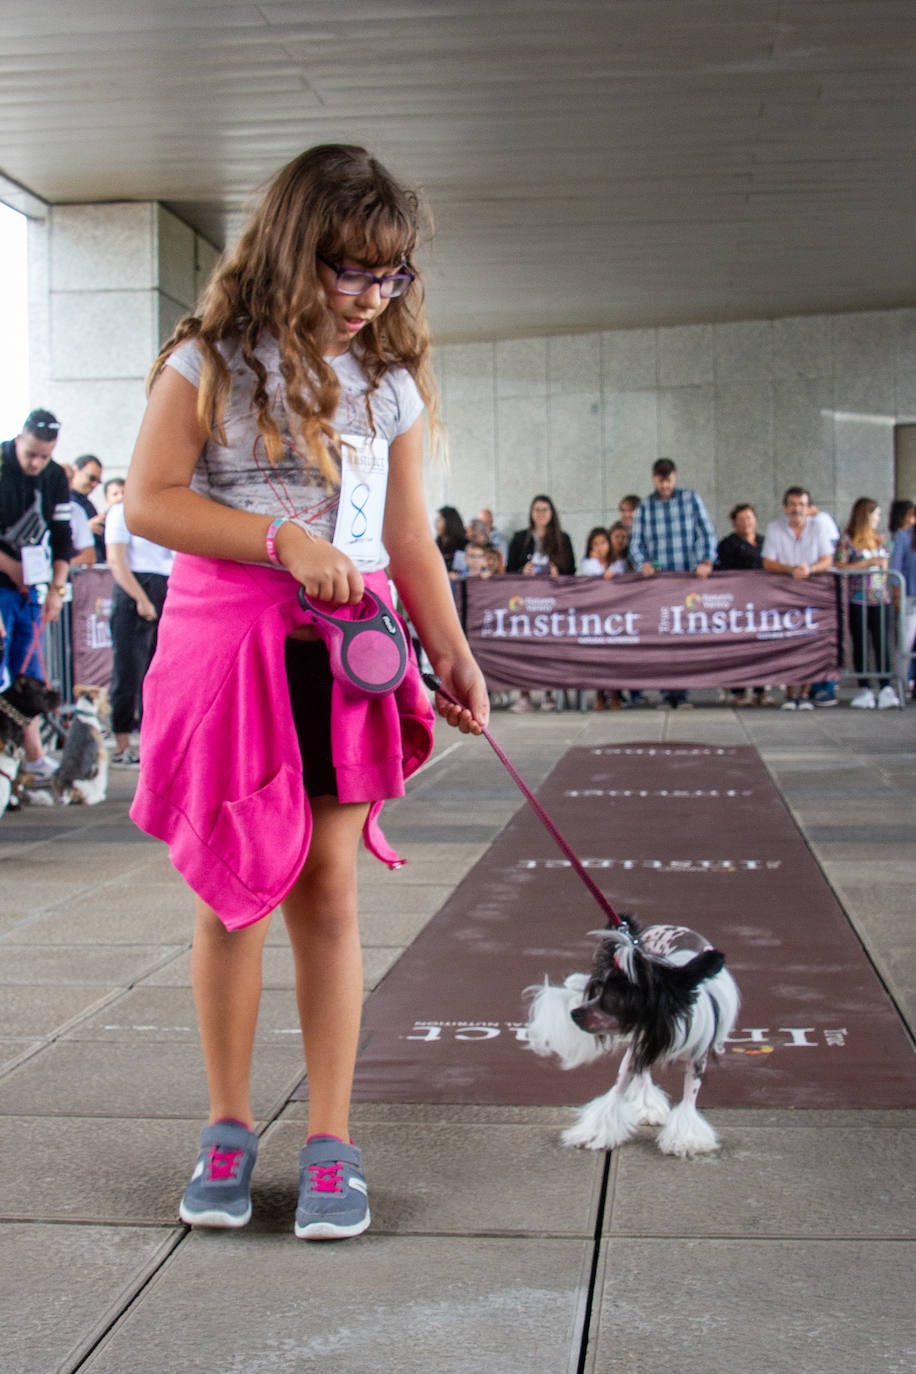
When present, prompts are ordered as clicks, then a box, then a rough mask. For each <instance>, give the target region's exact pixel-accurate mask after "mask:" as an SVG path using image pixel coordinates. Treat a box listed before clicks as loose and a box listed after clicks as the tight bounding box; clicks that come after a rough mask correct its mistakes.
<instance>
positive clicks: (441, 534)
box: [436, 506, 468, 576]
mask: <svg viewBox="0 0 916 1374" xmlns="http://www.w3.org/2000/svg"><path fill="white" fill-rule="evenodd" d="M467 542H468V541H467V535H466V533H465V529H464V522H463V520H462V519H461V516H460V515H459V514H458V512H457V510H456V509H455V507H454V506H440V507H439V509H438V510H437V511H436V546H437V548H438V549H439V552H440V553H441V554H442V558H443V560H444V562H445V566H446V568H447V569H448V571H449V573H454V574H455V575H456V576H457V575H458V574H461V573H465V572H467V566H468V565H467V560H466V557H465V548H466V546H467Z"/></svg>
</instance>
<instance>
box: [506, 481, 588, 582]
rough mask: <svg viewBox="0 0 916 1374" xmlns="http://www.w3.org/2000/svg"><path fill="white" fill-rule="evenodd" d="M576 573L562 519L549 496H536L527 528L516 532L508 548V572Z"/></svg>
mask: <svg viewBox="0 0 916 1374" xmlns="http://www.w3.org/2000/svg"><path fill="white" fill-rule="evenodd" d="M575 571H576V560H575V558H574V557H573V551H572V544H571V543H570V542H569V535H568V534H566V533H565V532H564V531H563V530H562V529H561V528H560V519H559V516H558V515H557V512H556V508H555V506H554V504H553V502H552V501H551V499H550V497H549V496H536V497H535V498H534V500H533V501H532V502H531V507H530V509H529V511H528V528H527V529H526V530H516V532H515V534H513V536H512V543H511V544H510V545H509V556H508V557H507V559H506V572H510V573H517V572H521V573H525V574H526V575H527V576H529V577H531V576H533V575H534V574H536V573H539V572H544V573H550V574H551V575H552V576H553V577H556V576H557V575H558V574H569V573H574V572H575Z"/></svg>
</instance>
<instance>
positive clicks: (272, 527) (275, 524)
mask: <svg viewBox="0 0 916 1374" xmlns="http://www.w3.org/2000/svg"><path fill="white" fill-rule="evenodd" d="M288 519H289V516H288V515H278V516H277V518H276V520H271V522H270V524H269V525H268V526H267V536H266V539H265V541H264V542H265V544H266V545H267V557H268V558H269V559H270V561H271V563H273V564H274V566H275V567H277V568H282V567H283V564H282V563H281V562H280V559H279V558H278V557H277V530H278V529H279V528H280V526H281V525H282V524H283V523H284V521H286V520H288Z"/></svg>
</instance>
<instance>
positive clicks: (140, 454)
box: [124, 367, 363, 606]
mask: <svg viewBox="0 0 916 1374" xmlns="http://www.w3.org/2000/svg"><path fill="white" fill-rule="evenodd" d="M206 441H207V435H206V433H205V432H204V431H203V430H202V428H201V426H200V424H199V423H198V419H197V388H196V387H195V386H194V385H193V384H192V383H191V382H189V381H188V380H187V378H185V377H182V376H181V374H180V373H178V372H176V371H175V369H174V368H173V367H165V368H163V370H162V372H161V373H160V375H159V376H158V377H157V379H156V382H155V385H154V386H153V389H152V391H151V393H150V398H149V402H148V404H147V407H146V413H145V415H144V417H143V423H142V424H141V426H140V433H139V435H138V436H137V443H136V446H135V448H134V453H133V457H132V459H131V463H130V473H129V475H128V479H127V486H126V488H125V491H124V513H125V515H126V517H127V522H128V526H129V528H130V530H131V531H132V532H133V533H134V534H139V535H142V536H143V537H144V538H145V539H151V540H152V541H153V543H155V544H161V545H162V546H163V547H164V548H167V549H175V550H177V551H180V552H182V553H196V554H199V555H201V556H202V557H204V558H231V559H233V560H234V561H235V562H238V563H266V562H267V554H266V542H265V541H266V537H267V530H268V527H269V525H270V520H271V517H270V516H269V515H257V514H255V513H253V512H251V511H241V510H233V509H232V508H231V507H230V506H223V505H220V504H219V502H217V501H211V500H210V499H209V497H207V496H202V495H201V494H200V493H199V492H196V491H191V487H190V483H191V477H192V475H193V473H194V468H195V465H196V463H197V459H198V458H199V456H200V452H201V449H202V448H203V446H204V444H205V443H206ZM280 514H282V512H281V511H279V510H278V511H277V515H280ZM276 549H277V556H278V557H279V559H280V562H281V563H282V564H283V566H284V567H285V568H287V569H288V571H289V572H290V573H292V575H293V577H295V578H296V580H297V581H298V582H301V583H302V585H303V586H304V587H305V589H306V591H307V592H308V594H309V595H310V596H314V597H315V598H316V599H317V600H321V601H328V602H331V603H332V604H334V605H338V606H339V605H344V604H347V603H349V604H351V605H355V604H356V603H357V602H358V601H359V600H360V598H361V597H362V594H363V579H362V577H361V576H360V573H359V571H358V569H357V568H356V566H355V565H354V564H353V563H352V562H351V561H350V559H349V558H347V556H346V554H343V553H341V552H340V550H339V549H335V548H334V546H333V545H332V544H329V543H328V542H327V541H326V540H324V539H315V538H311V537H310V536H309V535H307V534H306V533H305V531H304V530H302V529H300V528H299V526H298V525H294V524H292V523H291V522H290V521H287V522H286V523H285V524H283V525H281V526H280V529H279V531H278V533H277V541H276Z"/></svg>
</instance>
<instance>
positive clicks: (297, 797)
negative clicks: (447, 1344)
mask: <svg viewBox="0 0 916 1374" xmlns="http://www.w3.org/2000/svg"><path fill="white" fill-rule="evenodd" d="M418 230H419V212H418V202H417V198H416V197H415V196H414V195H413V194H412V193H411V192H409V191H406V190H404V189H403V188H402V187H401V186H399V185H398V183H397V182H396V181H394V180H393V179H392V177H391V176H390V175H389V173H388V172H386V171H385V169H384V168H383V167H381V166H380V165H379V164H378V163H377V162H376V161H375V160H374V159H373V158H371V157H370V156H369V154H368V153H366V152H365V150H364V149H362V148H356V147H347V146H336V145H334V146H331V145H329V146H324V147H318V148H312V149H310V150H309V151H308V152H305V153H303V154H302V155H301V156H300V157H298V158H296V159H295V160H294V161H293V162H291V163H290V164H289V165H288V166H287V167H285V168H283V170H282V171H281V172H279V173H278V175H277V176H276V177H275V179H274V181H273V182H272V183H271V185H270V186H269V188H268V190H267V192H266V194H265V196H264V199H263V201H262V203H261V205H260V207H259V208H258V210H257V211H256V212H255V214H254V216H253V218H252V220H251V223H250V224H249V226H248V228H247V229H246V230H245V232H244V233H243V235H242V237H241V239H240V240H239V243H238V245H237V247H236V248H235V249H234V250H233V251H232V252H230V253H228V254H227V255H226V256H225V257H224V258H223V259H222V260H221V262H220V264H219V265H218V266H217V268H216V270H215V272H214V274H213V277H212V279H211V281H210V283H209V285H208V287H207V290H206V293H205V295H204V298H203V302H202V306H201V311H200V314H199V315H198V316H191V317H188V318H187V319H185V320H183V321H182V323H181V324H180V325H179V326H178V328H177V330H176V332H175V334H174V335H173V337H172V338H171V339H170V340H169V342H168V343H167V344H166V345H165V346H164V348H163V350H162V352H161V354H160V356H159V358H158V360H157V362H156V364H155V366H154V368H153V371H152V384H151V390H150V397H149V404H148V407H147V411H146V415H145V417H144V420H143V423H142V426H141V429H140V434H139V438H138V440H137V446H136V449H135V452H134V456H133V460H132V464H131V469H130V476H129V479H128V483H127V491H126V494H125V509H126V513H127V518H128V520H129V522H130V527H131V529H132V530H133V531H134V532H135V533H137V534H141V535H143V536H144V537H146V538H147V539H152V540H154V541H156V542H157V543H160V544H163V545H165V546H167V547H169V548H173V549H176V550H178V551H179V554H178V557H177V559H176V562H175V567H174V571H173V573H172V577H171V580H170V584H169V593H168V598H167V601H166V606H165V611H164V614H163V617H162V623H161V627H160V633H159V648H158V651H157V655H156V659H155V662H154V665H153V667H152V669H151V671H150V673H149V674H148V675H147V679H146V686H145V693H144V695H145V706H146V709H145V713H144V720H143V729H142V734H141V760H142V761H141V774H140V782H139V786H138V789H137V795H136V798H135V801H134V806H133V808H132V813H131V814H132V815H133V817H134V819H135V820H136V821H137V823H138V824H139V825H140V826H141V827H142V828H143V829H145V830H147V831H148V832H149V833H151V834H153V835H157V836H158V837H160V838H162V839H165V840H167V841H168V842H169V845H170V848H171V854H172V859H173V862H174V863H175V865H176V867H177V868H178V869H179V870H180V871H181V872H182V874H183V875H184V876H185V877H186V878H187V879H188V881H189V883H190V885H191V886H192V887H193V889H194V891H195V893H196V896H197V903H196V924H195V930H194V941H193V948H192V981H193V988H194V998H195V1004H196V1008H197V1015H198V1021H199V1026H200V1035H201V1042H202V1046H203V1053H204V1060H205V1066H206V1071H207V1083H208V1090H209V1096H210V1122H209V1125H208V1126H207V1127H206V1128H205V1129H204V1131H203V1133H202V1135H201V1149H200V1155H199V1158H198V1162H197V1165H196V1167H195V1170H194V1173H193V1176H192V1179H191V1182H190V1184H189V1185H188V1188H187V1190H186V1192H185V1194H184V1198H183V1200H182V1204H181V1207H180V1215H181V1217H182V1219H183V1220H184V1221H186V1222H188V1223H190V1224H192V1225H193V1224H197V1225H205V1226H207V1225H209V1226H243V1225H244V1224H245V1223H246V1222H247V1220H248V1218H249V1217H250V1215H251V1202H250V1196H249V1180H250V1176H251V1171H252V1168H253V1166H254V1162H255V1156H256V1153H257V1136H256V1135H255V1133H254V1129H253V1113H252V1109H251V1099H250V1095H249V1076H250V1068H251V1054H252V1045H253V1040H254V1031H255V1022H256V1019H257V1012H258V1001H259V996H260V986H261V983H260V976H261V974H260V970H261V951H262V948H263V945H264V938H265V935H266V933H267V926H268V918H269V915H270V912H271V911H272V910H273V909H274V908H275V907H276V906H278V905H280V906H282V911H283V917H284V920H285V922H286V926H287V929H288V931H289V937H290V941H291V944H292V948H293V955H294V961H295V970H296V995H297V1002H298V1007H299V1016H300V1021H301V1028H302V1039H303V1044H304V1049H305V1058H306V1066H307V1070H308V1078H309V1093H310V1102H309V1136H308V1140H307V1142H306V1145H305V1147H304V1148H303V1150H302V1151H301V1154H300V1193H299V1205H298V1208H297V1211H296V1220H295V1232H296V1235H297V1236H300V1237H303V1238H305V1239H327V1238H335V1237H341V1236H351V1235H357V1234H359V1233H360V1232H361V1231H364V1230H365V1229H366V1227H367V1226H368V1224H369V1206H368V1199H367V1195H366V1183H365V1179H364V1176H363V1173H362V1160H361V1156H360V1152H359V1150H358V1149H357V1148H356V1147H355V1146H354V1145H353V1144H352V1142H351V1141H350V1134H349V1126H348V1112H349V1104H350V1092H351V1084H352V1078H353V1070H354V1062H355V1055H356V1047H357V1035H358V1030H359V1022H360V1008H361V1000H362V995H361V984H362V975H361V953H360V945H359V933H358V929H357V917H356V849H357V844H358V841H359V836H360V833H361V832H362V833H363V835H364V838H365V841H366V843H367V845H368V846H369V847H370V849H372V850H373V852H375V853H376V854H377V855H378V856H380V857H382V858H384V859H385V860H386V861H387V862H389V863H390V864H391V865H392V866H395V865H396V864H397V863H398V859H397V856H396V855H395V854H394V853H393V851H392V850H390V849H389V848H388V847H387V845H386V843H385V840H384V837H383V836H382V834H381V831H380V830H379V829H378V826H377V813H378V810H379V809H380V806H381V802H382V800H383V799H384V798H385V797H389V796H397V795H400V794H401V793H402V792H403V779H404V776H405V775H407V774H408V773H410V772H411V771H413V770H414V769H415V768H416V767H418V766H419V764H420V762H422V760H423V758H424V757H425V756H426V754H427V753H428V750H429V748H430V742H431V740H430V730H431V724H432V719H433V713H432V711H431V709H430V707H429V703H428V700H427V699H426V696H425V693H424V692H423V689H422V686H421V683H420V680H419V677H418V674H417V670H416V665H415V664H414V663H413V662H411V664H410V666H409V669H408V673H407V676H406V677H405V679H404V682H403V683H402V684H401V686H400V687H398V689H397V692H396V694H395V693H389V694H387V695H385V696H383V697H381V698H376V699H373V700H371V701H369V700H367V699H365V698H354V697H353V696H348V695H347V694H346V692H345V691H344V689H343V688H342V687H341V686H340V684H338V682H337V681H336V680H332V678H331V676H330V672H329V661H328V653H327V650H326V648H325V646H324V644H323V643H322V642H321V640H320V639H316V637H315V631H314V630H313V629H311V628H310V622H309V621H308V619H307V617H306V613H305V612H304V611H303V609H302V608H301V607H300V604H299V601H298V597H297V593H298V592H299V590H300V589H304V591H305V592H306V593H307V594H308V595H309V596H310V597H312V598H315V599H318V600H320V601H322V602H325V603H329V608H330V607H336V608H339V610H338V612H337V614H338V615H339V616H341V617H350V618H354V617H356V616H357V615H358V609H357V608H358V607H359V603H360V602H361V600H362V598H363V592H364V587H365V586H367V585H368V586H369V587H371V588H373V589H374V590H375V592H376V593H377V594H378V595H379V596H380V597H381V598H382V599H383V600H386V601H387V600H388V597H389V593H388V588H387V579H386V576H385V572H384V571H383V569H384V567H385V564H386V561H387V562H388V566H389V568H390V572H391V575H392V577H393V578H394V580H395V582H396V584H397V587H398V591H399V593H400V595H401V597H402V599H403V602H404V605H405V607H406V608H407V612H408V614H409V615H410V617H411V619H412V620H413V622H414V624H415V626H416V629H417V631H418V633H419V635H420V636H421V638H422V641H423V643H424V645H425V647H426V651H427V653H428V655H429V658H430V661H431V662H432V664H433V666H434V668H435V670H436V672H437V673H438V674H439V675H440V676H441V678H442V680H443V682H444V683H445V684H446V685H447V686H448V687H449V688H450V690H451V691H452V692H453V693H454V695H455V696H456V697H457V698H458V699H459V700H460V701H463V702H466V703H467V707H466V708H458V707H452V706H449V705H448V704H447V703H446V702H445V701H444V700H443V699H442V698H437V701H436V705H437V708H438V710H439V712H440V714H441V715H443V716H444V717H445V719H446V720H447V721H448V722H449V724H451V725H455V726H457V727H458V729H459V730H461V731H463V732H465V733H468V732H471V733H474V734H477V733H479V732H480V728H481V726H482V725H484V724H485V723H486V721H487V717H488V706H487V693H486V686H485V683H484V680H483V677H482V675H481V673H480V671H479V669H478V668H477V665H476V664H475V662H474V660H473V658H472V657H471V654H470V651H469V649H468V646H467V643H466V641H465V639H464V636H463V634H462V632H461V629H460V626H459V622H458V619H457V615H456V613H455V609H454V603H453V600H452V596H451V592H450V589H449V583H448V577H447V574H446V571H445V567H444V565H443V562H442V558H441V555H440V554H439V551H438V549H437V548H436V545H435V544H434V542H433V540H432V537H431V535H430V531H429V524H428V519H427V515H426V511H425V509H424V503H423V494H422V485H421V468H422V423H423V422H422V418H421V413H422V410H423V405H424V402H425V403H426V404H427V406H429V408H430V410H431V420H432V428H433V432H435V407H434V405H433V395H434V392H433V383H432V379H431V375H430V369H429V340H428V334H427V329H426V324H425V319H424V314H423V292H422V288H421V285H420V282H419V279H418V275H417V271H416V268H415V267H414V265H413V262H412V254H413V251H414V247H415V244H416V242H417V237H418ZM386 551H387V553H386Z"/></svg>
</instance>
